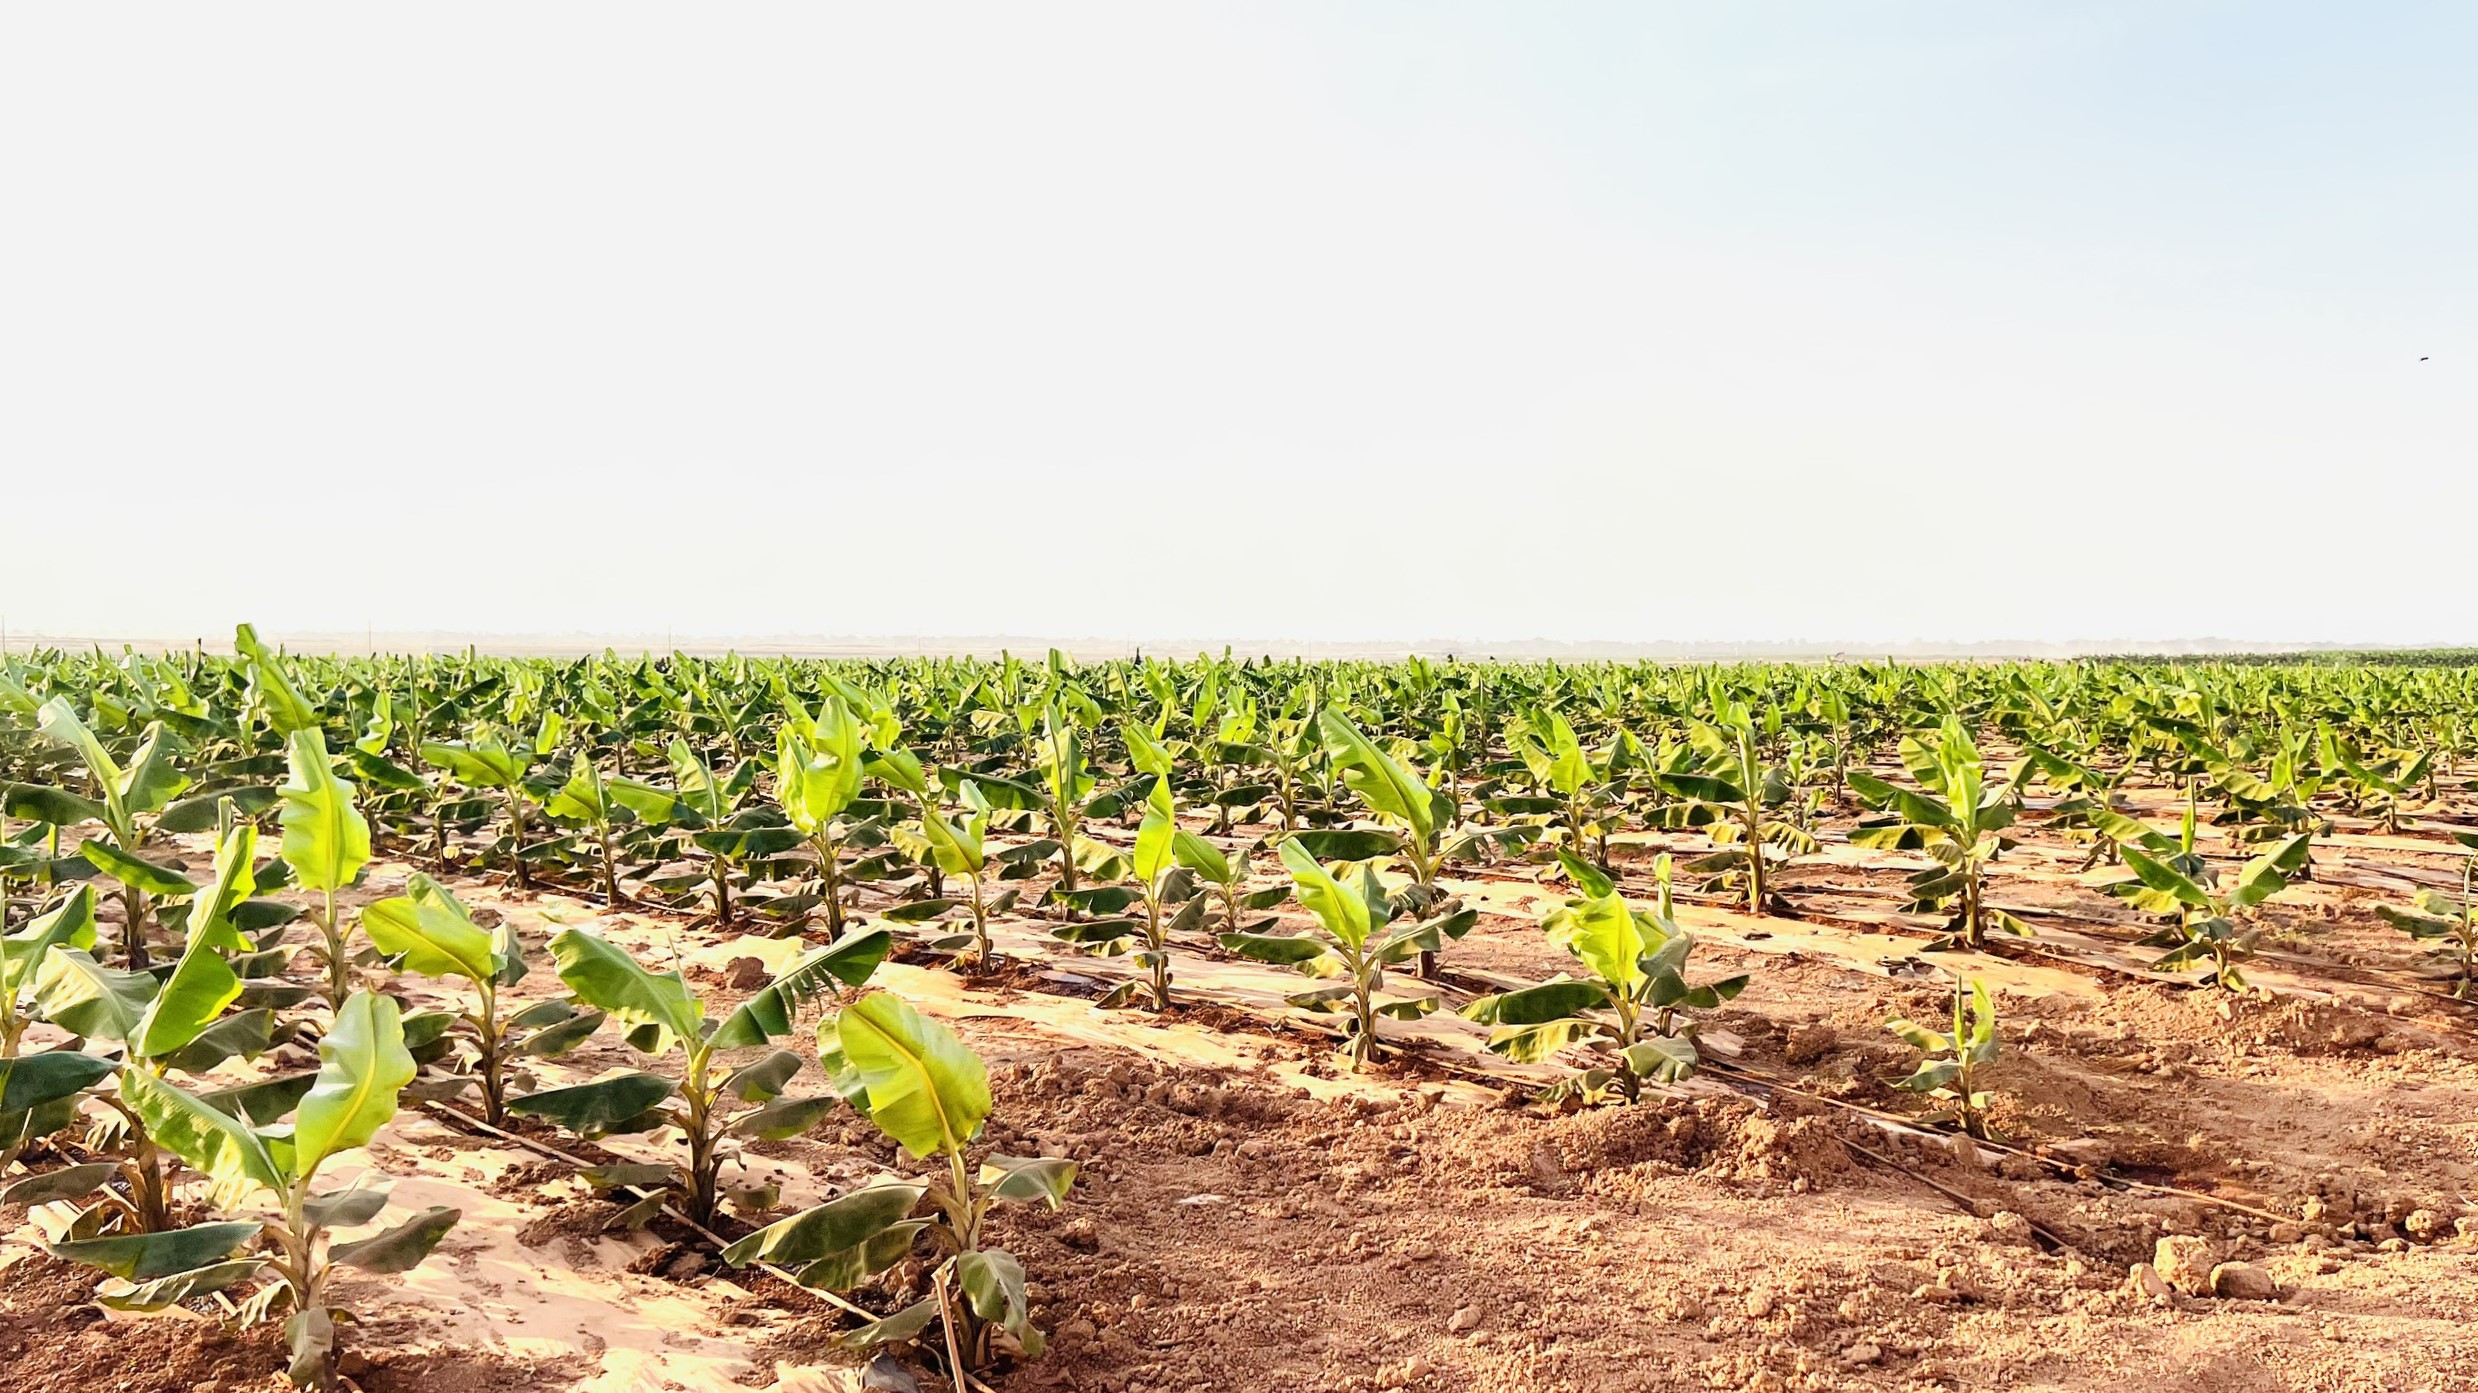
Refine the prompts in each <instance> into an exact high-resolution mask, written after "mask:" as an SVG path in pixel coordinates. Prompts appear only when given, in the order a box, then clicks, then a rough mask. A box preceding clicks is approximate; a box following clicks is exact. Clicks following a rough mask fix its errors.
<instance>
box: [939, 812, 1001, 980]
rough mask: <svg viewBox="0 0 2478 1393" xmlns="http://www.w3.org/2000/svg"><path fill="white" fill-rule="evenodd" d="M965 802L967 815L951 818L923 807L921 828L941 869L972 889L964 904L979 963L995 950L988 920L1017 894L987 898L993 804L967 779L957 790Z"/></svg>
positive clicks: (975, 955)
mask: <svg viewBox="0 0 2478 1393" xmlns="http://www.w3.org/2000/svg"><path fill="white" fill-rule="evenodd" d="M956 793H957V795H958V796H959V797H960V798H961V799H962V800H963V804H964V815H963V816H962V817H961V818H950V817H948V816H947V815H946V814H945V813H944V812H941V811H940V810H938V809H937V808H935V807H932V806H930V804H929V802H928V801H927V800H926V799H924V800H923V802H922V804H921V829H922V831H923V833H924V834H925V835H926V836H927V838H928V841H929V848H930V855H931V856H932V858H933V859H934V860H935V861H936V863H937V865H938V867H939V869H941V870H942V871H944V872H945V873H946V874H948V875H951V876H955V877H958V878H960V879H962V880H963V881H965V882H966V883H967V884H968V885H969V886H970V887H971V898H970V899H968V900H966V901H965V905H966V907H967V908H969V909H970V910H971V911H972V934H971V940H970V943H969V947H970V950H971V953H972V960H973V961H974V962H975V963H976V964H986V963H988V962H989V961H990V957H991V953H992V949H991V946H990V937H989V917H990V915H991V914H993V913H1003V912H1004V911H1005V909H1006V908H1007V906H1009V905H1012V904H1013V903H1014V902H1015V891H1014V890H1013V889H1009V890H1007V891H1005V892H1004V893H1003V894H1001V895H1000V897H999V903H997V904H995V905H993V904H992V903H991V902H990V900H989V899H988V897H987V895H986V893H985V891H984V888H983V878H984V876H985V875H986V874H987V872H988V870H989V855H988V839H989V818H990V802H989V798H988V796H987V795H986V794H984V793H982V792H981V786H980V785H979V784H977V783H975V782H973V781H972V780H970V779H966V780H964V781H963V783H962V784H960V785H958V787H957V789H956Z"/></svg>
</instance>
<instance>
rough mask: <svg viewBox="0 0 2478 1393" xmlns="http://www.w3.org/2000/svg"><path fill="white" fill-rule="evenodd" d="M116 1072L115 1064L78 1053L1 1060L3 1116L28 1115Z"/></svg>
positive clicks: (52, 1052) (0, 1106)
mask: <svg viewBox="0 0 2478 1393" xmlns="http://www.w3.org/2000/svg"><path fill="white" fill-rule="evenodd" d="M111 1072H112V1062H111V1061H110V1060H108V1059H98V1058H96V1057H95V1056H93V1055H91V1054H85V1053H81V1052H80V1051H77V1050H45V1051H43V1052H42V1053H41V1054H24V1055H19V1056H17V1057H16V1058H14V1059H0V1113H16V1112H24V1111H26V1110H27V1109H29V1108H34V1107H38V1106H40V1105H42V1104H44V1103H49V1102H51V1101H53V1100H55V1099H59V1098H68V1097H72V1096H74V1095H76V1094H77V1093H79V1092H80V1091H82V1090H84V1089H86V1088H87V1087H89V1086H91V1085H93V1084H96V1083H99V1082H101V1081H102V1080H103V1079H104V1078H105V1077H107V1076H109V1075H110V1074H111Z"/></svg>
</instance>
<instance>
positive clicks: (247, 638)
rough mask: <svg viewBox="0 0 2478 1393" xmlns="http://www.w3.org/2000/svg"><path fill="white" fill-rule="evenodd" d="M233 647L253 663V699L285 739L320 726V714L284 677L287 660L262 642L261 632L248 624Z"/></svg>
mask: <svg viewBox="0 0 2478 1393" xmlns="http://www.w3.org/2000/svg"><path fill="white" fill-rule="evenodd" d="M232 646H233V648H234V649H235V650H236V651H237V652H239V653H240V654H241V655H242V656H243V657H245V658H247V659H248V660H249V670H250V697H251V699H252V700H253V701H255V702H256V703H257V704H258V706H259V707H260V708H261V709H263V710H264V711H265V712H266V713H267V722H268V724H270V725H272V726H274V727H275V728H276V730H277V732H279V733H280V734H283V735H285V736H291V735H293V734H295V733H297V732H300V731H303V730H314V729H316V728H317V727H318V723H319V722H318V711H317V710H316V708H314V707H312V706H311V705H310V703H309V702H308V701H307V700H306V699H304V698H303V697H302V695H301V691H300V689H299V688H297V687H295V686H294V685H293V683H292V679H291V678H289V677H287V676H286V675H285V674H284V665H283V660H282V659H280V658H278V657H277V656H276V655H275V653H274V651H273V650H271V649H269V648H268V647H267V645H266V644H264V643H262V642H260V641H259V638H258V630H257V629H255V628H253V627H251V626H250V625H247V624H243V625H241V626H239V627H238V628H236V629H234V630H233V635H232ZM322 743H323V737H322Z"/></svg>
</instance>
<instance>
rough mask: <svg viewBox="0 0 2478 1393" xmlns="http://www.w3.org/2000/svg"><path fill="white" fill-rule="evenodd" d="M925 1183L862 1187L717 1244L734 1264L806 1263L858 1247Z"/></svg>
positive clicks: (910, 1203)
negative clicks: (721, 1244)
mask: <svg viewBox="0 0 2478 1393" xmlns="http://www.w3.org/2000/svg"><path fill="white" fill-rule="evenodd" d="M928 1188H929V1187H928V1186H926V1185H921V1184H916V1183H913V1182H909V1181H889V1182H884V1183H880V1184H875V1185H867V1186H863V1187H862V1188H860V1189H858V1190H854V1191H853V1192H852V1193H850V1194H848V1195H844V1196H841V1197H840V1198H837V1199H831V1200H828V1201H827V1202H826V1203H824V1204H821V1205H817V1206H815V1207H814V1208H810V1209H804V1210H802V1211H801V1212H799V1213H798V1214H794V1215H792V1216H790V1217H789V1218H785V1219H777V1220H776V1221H774V1222H773V1223H771V1224H768V1225H766V1226H765V1227H764V1228H762V1229H759V1230H757V1231H756V1232H755V1233H752V1234H749V1235H748V1236H746V1237H744V1238H742V1239H740V1240H739V1241H737V1242H735V1243H733V1244H731V1245H730V1246H729V1247H727V1248H725V1249H723V1254H722V1256H723V1261H725V1262H727V1263H730V1264H731V1265H732V1266H734V1267H745V1266H747V1265H748V1264H750V1263H752V1262H771V1263H776V1264H778V1265H781V1264H797V1263H807V1262H815V1261H817V1260H819V1259H821V1258H824V1257H827V1256H828V1255H830V1254H833V1253H837V1252H841V1251H843V1250H845V1249H850V1248H855V1247H858V1246H859V1245H861V1244H863V1243H866V1242H867V1241H869V1239H871V1238H873V1237H875V1236H876V1235H877V1234H878V1233H880V1232H881V1231H883V1230H885V1229H886V1228H888V1227H890V1226H892V1225H894V1224H897V1223H900V1222H902V1221H903V1219H904V1218H905V1217H907V1216H908V1215H910V1214H911V1213H912V1211H913V1209H914V1208H916V1207H917V1206H918V1205H919V1204H920V1202H921V1197H922V1196H923V1195H924V1194H926V1193H927V1192H928Z"/></svg>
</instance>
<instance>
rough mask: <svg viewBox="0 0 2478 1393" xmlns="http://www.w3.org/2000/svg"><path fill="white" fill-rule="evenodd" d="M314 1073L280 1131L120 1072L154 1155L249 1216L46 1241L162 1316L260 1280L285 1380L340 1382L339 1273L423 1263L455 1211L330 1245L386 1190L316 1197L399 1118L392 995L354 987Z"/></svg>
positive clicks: (108, 1296)
mask: <svg viewBox="0 0 2478 1393" xmlns="http://www.w3.org/2000/svg"><path fill="white" fill-rule="evenodd" d="M318 1055H319V1068H318V1073H317V1075H316V1076H315V1078H314V1079H313V1080H312V1081H311V1083H310V1086H309V1090H308V1092H307V1093H305V1094H303V1095H302V1096H301V1099H300V1103H299V1107H298V1110H297V1111H296V1112H295V1114H294V1117H293V1120H292V1122H291V1123H289V1124H287V1125H278V1126H268V1125H263V1124H260V1125H253V1123H252V1122H250V1121H248V1120H246V1119H244V1118H242V1117H238V1116H235V1115H234V1114H232V1113H229V1112H226V1111H224V1110H223V1109H221V1108H219V1107H218V1106H217V1105H216V1104H215V1103H214V1102H213V1101H211V1100H210V1099H208V1098H207V1097H204V1096H201V1095H199V1094H195V1093H191V1092H188V1091H187V1090H184V1089H182V1088H179V1087H177V1086H175V1085H173V1084H170V1083H166V1082H164V1081H163V1080H161V1079H160V1078H157V1077H156V1076H154V1075H153V1074H150V1073H147V1072H145V1071H143V1070H139V1069H135V1068H131V1069H124V1070H123V1071H122V1076H121V1085H120V1097H121V1102H122V1104H123V1106H125V1107H126V1108H128V1110H129V1111H130V1113H131V1114H132V1115H133V1116H134V1117H135V1118H136V1119H137V1120H138V1121H139V1122H140V1124H142V1125H143V1127H144V1128H145V1130H146V1132H147V1134H148V1135H149V1136H150V1137H152V1138H153V1139H154V1140H155V1142H156V1143H157V1144H159V1145H160V1146H162V1147H163V1149H164V1150H166V1151H168V1152H170V1153H171V1154H172V1155H174V1156H177V1157H179V1158H180V1160H181V1161H182V1162H183V1163H184V1164H186V1165H188V1166H189V1167H190V1169H192V1170H194V1171H196V1172H197V1173H198V1174H200V1175H201V1176H203V1177H205V1178H206V1179H207V1180H208V1181H209V1182H210V1183H211V1186H212V1194H213V1198H214V1202H215V1204H216V1206H217V1207H218V1208H219V1209H222V1210H224V1211H226V1212H233V1211H235V1210H238V1209H239V1208H240V1207H241V1206H243V1205H244V1204H254V1205H255V1206H256V1209H257V1213H256V1216H255V1217H252V1218H248V1219H230V1220H219V1221H214V1222H209V1223H204V1224H197V1225H193V1226H191V1227H188V1228H184V1229H174V1230H171V1231H169V1232H163V1233H148V1234H141V1235H126V1236H121V1237H112V1238H69V1239H65V1240H63V1241H57V1242H53V1243H51V1244H49V1245H47V1246H48V1247H49V1249H50V1251H51V1252H52V1253H53V1254H54V1255H55V1256H58V1257H61V1258H65V1259H69V1260H71V1261H76V1262H82V1263H86V1264H89V1265H91V1266H95V1267H99V1268H102V1269H103V1270H104V1271H106V1272H108V1273H110V1274H111V1275H112V1276H114V1277H116V1278H118V1279H120V1280H119V1281H118V1282H117V1283H115V1284H113V1285H111V1286H108V1287H106V1288H105V1289H103V1290H101V1291H100V1292H98V1293H97V1297H96V1299H97V1300H98V1301H99V1302H101V1303H102V1304H103V1305H105V1306H109V1307H113V1308H115V1309H119V1310H133V1311H150V1310H161V1309H163V1308H165V1307H168V1306H172V1305H175V1304H178V1303H181V1302H185V1301H189V1300H192V1299H195V1298H197V1297H201V1296H205V1295H207V1294H209V1293H212V1292H218V1291H222V1290H224V1289H226V1288H229V1287H232V1286H235V1285H237V1284H239V1283H242V1282H247V1281H267V1282H268V1283H269V1284H268V1285H267V1286H266V1287H265V1288H264V1289H263V1290H262V1291H261V1293H260V1294H259V1295H257V1296H255V1297H253V1298H251V1299H250V1300H249V1301H248V1302H247V1303H246V1304H244V1306H243V1307H242V1310H243V1312H244V1313H245V1314H246V1315H248V1316H249V1317H251V1318H256V1319H264V1318H270V1317H273V1316H275V1315H277V1314H282V1315H283V1316H284V1338H285V1343H286V1345H287V1346H288V1348H289V1349H290V1352H291V1360H290V1364H289V1367H288V1369H287V1373H288V1374H289V1375H290V1377H291V1378H292V1380H293V1382H295V1383H297V1384H303V1385H307V1386H311V1387H316V1388H321V1389H329V1388H333V1387H335V1385H336V1357H337V1343H336V1327H337V1325H338V1323H339V1321H338V1318H339V1317H343V1318H344V1319H345V1320H346V1321H348V1322H349V1320H350V1319H351V1317H350V1314H349V1313H347V1312H344V1311H340V1310H338V1309H336V1308H335V1307H334V1305H333V1298H332V1294H331V1287H332V1283H333V1279H334V1274H335V1269H336V1268H337V1267H339V1266H343V1267H351V1268H356V1269H358V1270H360V1271H363V1272H368V1273H372V1274H377V1275H392V1274H395V1273H401V1272H408V1271H411V1270H412V1269H413V1268H414V1267H416V1266H417V1265H419V1264H420V1262H421V1261H422V1259H423V1258H425V1257H427V1256H429V1254H430V1251H431V1250H432V1249H433V1248H435V1247H437V1246H438V1244H439V1240H440V1239H441V1238H443V1237H445V1236H446V1234H447V1231H448V1230H449V1228H451V1227H453V1226H454V1225H455V1223H456V1221H457V1219H458V1218H459V1217H461V1216H460V1215H459V1213H458V1211H456V1210H453V1209H448V1208H444V1207H432V1208H428V1209H424V1210H421V1211H419V1212H417V1213H415V1214H413V1215H411V1216H410V1217H409V1218H406V1219H404V1220H402V1221H400V1222H398V1223H395V1224H393V1225H390V1226H388V1227H386V1228H384V1229H381V1230H380V1231H378V1232H376V1233H374V1234H371V1235H370V1236H368V1237H366V1238H359V1239H354V1240H350V1241H337V1239H336V1238H335V1236H334V1231H335V1230H338V1229H356V1228H366V1227H368V1226H369V1225H370V1224H372V1223H373V1222H375V1221H376V1220H377V1219H378V1217H379V1216H380V1214H381V1213H382V1212H383V1211H384V1209H385V1207H386V1203H387V1192H386V1191H385V1190H384V1189H383V1188H378V1187H370V1186H364V1185H362V1184H360V1183H358V1182H356V1183H355V1184H353V1185H351V1186H349V1187H347V1188H344V1189H338V1190H326V1191H320V1190H319V1189H318V1188H317V1185H318V1175H319V1171H320V1170H321V1168H323V1167H324V1166H325V1165H326V1163H327V1162H328V1161H329V1160H330V1159H332V1158H334V1157H336V1156H338V1155H340V1154H343V1153H345V1152H348V1151H352V1150H355V1149H357V1148H359V1147H362V1146H366V1145H367V1144H368V1143H369V1141H370V1139H371V1138H372V1137H374V1136H376V1135H377V1134H378V1131H379V1128H381V1127H382V1126H385V1125H386V1123H387V1121H388V1119H389V1118H391V1117H393V1116H395V1113H396V1100H397V1094H398V1092H399V1091H400V1090H401V1089H402V1088H403V1087H404V1085H405V1084H406V1083H408V1082H410V1081H411V1080H412V1078H413V1073H414V1063H413V1056H412V1054H411V1052H410V1051H408V1050H407V1049H406V1048H405V1042H404V1028H403V1023H402V1020H401V1018H400V1017H399V1015H398V1010H397V1006H396V1003H395V1002H393V1001H391V1000H389V999H388V998H386V997H383V996H373V995H371V994H370V993H368V992H355V993H354V994H353V995H352V996H350V997H348V998H346V1000H345V1001H344V1003H343V1005H342V1006H340V1007H339V1008H338V1009H337V1011H336V1015H335V1022H334V1025H333V1027H332V1028H331V1029H329V1030H328V1032H327V1034H326V1035H325V1036H324V1037H322V1038H321V1039H320V1040H319V1044H318Z"/></svg>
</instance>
